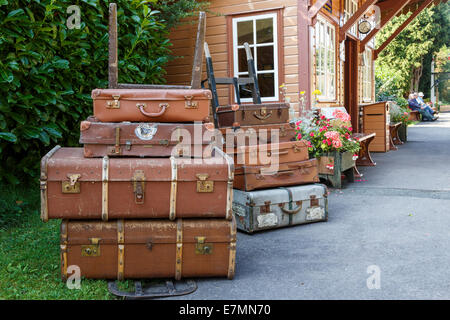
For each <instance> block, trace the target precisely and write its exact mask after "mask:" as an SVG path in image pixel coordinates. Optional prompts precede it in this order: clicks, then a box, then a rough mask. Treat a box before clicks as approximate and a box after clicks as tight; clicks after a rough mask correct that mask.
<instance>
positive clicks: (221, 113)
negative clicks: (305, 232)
mask: <svg viewBox="0 0 450 320" xmlns="http://www.w3.org/2000/svg"><path fill="white" fill-rule="evenodd" d="M244 47H245V51H246V54H247V66H248V68H249V70H248V74H249V78H239V79H236V78H234V79H233V78H230V79H227V78H225V79H224V78H221V79H220V80H219V81H218V80H217V79H215V77H214V72H213V67H212V60H211V56H210V54H209V50H208V47H207V45H206V46H205V55H206V60H207V73H208V84H209V87H210V88H211V91H212V94H213V99H212V101H213V112H214V120H215V123H216V126H218V128H219V129H220V131H221V132H222V134H223V135H224V148H225V151H226V152H227V153H228V154H229V155H230V156H233V157H234V163H235V166H236V170H235V178H234V197H233V198H234V202H233V211H234V214H235V216H236V218H237V227H238V229H240V230H243V231H246V232H249V233H252V232H254V231H258V230H266V229H270V228H277V227H282V226H287V225H294V224H303V223H310V222H317V221H326V220H327V218H328V207H327V205H328V202H327V195H328V191H327V188H326V186H324V185H322V184H318V183H317V182H319V176H318V163H317V160H316V159H309V153H308V146H307V145H306V143H305V142H304V141H295V134H296V131H295V128H294V126H293V124H290V123H289V105H288V104H286V103H272V104H261V98H260V93H259V88H258V80H257V78H256V74H255V71H254V62H253V57H252V54H251V50H250V47H249V45H248V43H244ZM217 83H219V84H232V85H233V86H234V88H235V90H234V92H235V98H236V100H237V101H238V105H229V106H220V105H219V104H218V96H217V90H216V84H217ZM241 84H246V85H251V86H252V98H253V104H241V103H240V93H239V90H240V85H241Z"/></svg>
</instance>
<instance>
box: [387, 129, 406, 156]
mask: <svg viewBox="0 0 450 320" xmlns="http://www.w3.org/2000/svg"><path fill="white" fill-rule="evenodd" d="M401 124H402V123H401V122H397V123H391V124H389V133H390V134H389V150H394V151H395V150H398V148H397V147H396V145H401V144H403V141H402V140H400V137H399V136H398V129H399V128H400V126H401Z"/></svg>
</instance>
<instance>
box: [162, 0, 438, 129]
mask: <svg viewBox="0 0 450 320" xmlns="http://www.w3.org/2000/svg"><path fill="white" fill-rule="evenodd" d="M209 2H210V9H209V13H208V15H207V20H206V22H207V27H206V30H207V31H206V42H207V43H208V46H209V49H210V52H211V56H212V60H213V64H214V71H215V75H216V77H240V76H241V77H246V76H247V75H248V73H247V62H246V55H245V49H244V46H243V44H244V43H245V42H248V43H249V45H250V48H251V49H252V52H253V56H254V59H255V67H256V71H257V75H258V82H259V87H260V91H261V95H262V102H263V103H268V102H278V101H282V100H283V97H282V96H281V94H280V89H279V87H280V85H282V84H285V87H286V89H287V96H288V97H289V98H290V102H291V103H293V105H294V108H295V109H296V110H298V107H299V103H298V102H299V92H301V91H305V93H306V97H307V99H306V107H307V108H309V107H311V101H312V99H313V96H312V92H313V91H314V90H316V89H319V90H320V91H321V95H319V96H317V99H318V102H317V106H318V107H329V106H345V108H346V109H347V111H348V113H349V114H350V115H351V116H352V122H353V127H354V129H355V131H356V132H358V131H359V130H361V126H360V123H359V121H360V120H359V118H360V117H359V110H360V107H359V106H360V105H362V104H370V103H374V102H375V75H374V61H375V59H376V58H377V56H378V54H379V53H380V51H382V50H383V49H384V48H386V46H387V45H388V44H389V43H390V42H391V41H392V40H393V39H394V38H395V37H396V36H397V35H398V34H399V33H400V32H401V31H402V30H403V29H404V28H405V27H406V26H407V25H408V24H409V23H410V22H411V21H412V20H413V19H414V18H415V17H416V16H417V15H418V14H419V13H420V12H421V11H423V10H424V9H425V8H426V7H428V6H430V5H431V4H432V3H435V4H437V3H439V2H440V1H436V0H209ZM408 11H410V12H412V15H411V16H410V17H409V18H408V19H407V20H406V21H405V23H404V24H403V25H401V26H400V27H399V28H398V29H397V30H396V31H395V32H394V33H393V35H392V36H391V37H390V38H389V39H387V41H386V42H384V43H382V44H377V45H378V47H375V35H376V34H377V32H378V31H379V30H380V29H381V28H383V27H384V26H385V25H386V23H387V22H389V21H390V20H391V19H392V18H393V17H395V16H397V15H399V14H402V13H406V12H408ZM364 20H366V21H368V22H369V23H370V24H369V25H368V24H367V23H362V22H364ZM364 27H365V28H364ZM360 31H361V32H360ZM362 32H364V34H363V33H362ZM196 33H197V26H196V24H195V23H194V24H192V25H190V24H189V25H183V26H181V27H179V28H178V29H177V30H173V31H172V32H171V40H172V43H173V54H174V55H176V56H181V58H178V59H176V60H174V61H172V62H171V63H170V64H169V65H168V66H167V72H168V74H167V76H166V78H167V83H170V84H180V85H182V84H189V82H190V79H191V66H192V60H193V52H194V46H195V38H196ZM203 70H205V68H204V69H203ZM205 78H206V74H204V79H205ZM218 93H219V97H220V103H221V104H231V103H234V94H233V90H232V88H231V87H224V86H222V87H218ZM241 97H242V98H244V99H243V102H246V101H248V102H250V101H251V95H250V94H249V93H247V92H245V91H242V92H241ZM245 98H247V99H248V100H246V99H245Z"/></svg>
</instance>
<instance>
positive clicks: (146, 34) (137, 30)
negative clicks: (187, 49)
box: [0, 0, 200, 183]
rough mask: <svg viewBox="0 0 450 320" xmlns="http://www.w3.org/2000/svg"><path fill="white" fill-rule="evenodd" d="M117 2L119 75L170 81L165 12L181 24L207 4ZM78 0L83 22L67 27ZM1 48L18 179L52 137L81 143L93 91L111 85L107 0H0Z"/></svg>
mask: <svg viewBox="0 0 450 320" xmlns="http://www.w3.org/2000/svg"><path fill="white" fill-rule="evenodd" d="M116 2H117V7H118V25H119V28H118V29H119V59H120V61H119V70H120V72H119V81H120V82H128V83H156V84H158V83H164V79H163V76H164V73H165V71H164V65H165V64H166V63H167V62H168V61H169V59H170V58H171V53H170V49H169V47H170V42H169V39H168V27H167V25H166V24H165V22H164V20H163V16H164V18H165V19H170V24H171V25H174V24H175V23H176V22H177V21H178V20H179V19H180V18H184V17H185V16H187V15H192V14H194V11H195V9H196V8H199V5H200V4H196V3H197V2H196V1H194V0H184V1H182V2H183V4H184V7H183V6H182V7H177V8H178V10H173V11H172V10H170V9H171V6H172V5H174V4H172V5H171V4H170V3H171V2H170V1H160V2H157V0H139V1H136V0H133V1H130V0H116ZM188 4H191V6H188ZM192 4H193V5H192ZM71 5H77V6H79V8H80V14H81V15H80V16H81V17H80V18H81V24H80V28H79V29H77V28H72V29H71V28H69V27H68V25H69V24H68V19H69V17H71V16H72V15H73V14H74V13H73V12H69V13H68V11H67V9H68V7H69V6H71ZM158 8H162V9H165V11H164V12H163V13H162V14H161V13H160V12H158V11H156V9H158ZM183 8H187V9H189V13H188V14H181V13H180V12H182V9H183ZM0 56H1V57H2V59H1V61H0V161H1V163H2V170H1V171H0V180H3V179H5V178H6V179H7V180H8V181H9V182H10V183H18V182H19V181H20V179H23V176H24V174H25V175H28V176H31V177H36V176H37V174H38V172H39V160H40V158H41V157H42V156H43V155H44V154H45V153H46V152H47V151H48V150H49V149H50V148H51V147H52V146H53V145H55V144H62V145H64V146H77V145H78V139H79V123H80V121H81V120H83V119H84V118H86V117H87V116H89V115H90V114H91V112H92V111H91V110H92V100H91V98H90V93H91V91H92V89H94V88H102V87H106V86H107V80H108V76H107V64H108V1H106V0H59V1H55V0H41V1H32V0H10V1H6V0H0Z"/></svg>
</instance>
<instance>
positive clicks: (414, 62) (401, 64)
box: [375, 4, 450, 100]
mask: <svg viewBox="0 0 450 320" xmlns="http://www.w3.org/2000/svg"><path fill="white" fill-rule="evenodd" d="M410 14H411V13H408V14H404V15H400V16H398V17H395V18H394V19H392V21H390V22H389V23H388V24H386V26H385V27H384V28H383V29H382V30H381V31H380V32H379V33H378V35H377V37H376V42H377V44H378V45H379V44H381V43H383V42H384V41H385V40H386V39H387V38H388V37H389V36H390V35H391V34H392V33H393V32H394V31H395V30H396V29H397V28H398V27H399V26H400V25H401V24H402V23H403V22H404V21H405V20H406V19H407V18H408V17H409V15H410ZM449 26H450V23H449V17H448V4H440V5H438V6H436V7H435V6H432V7H429V8H427V9H425V10H423V11H422V12H421V13H420V14H419V15H418V16H417V17H416V18H415V19H414V20H413V21H412V22H411V23H410V24H409V25H408V26H407V27H406V28H405V29H404V30H403V31H402V32H401V33H400V34H399V35H398V36H397V37H396V38H395V39H394V40H393V41H392V42H391V43H390V44H389V45H388V46H387V47H386V48H385V49H384V50H383V51H382V52H381V53H380V55H379V57H378V59H377V60H376V68H375V76H376V92H377V98H378V99H379V100H384V99H386V98H388V97H391V98H392V97H406V96H407V95H408V93H409V91H410V90H411V88H412V87H414V86H412V84H413V82H414V81H412V80H414V79H413V77H414V73H415V72H416V76H417V75H418V76H419V79H422V78H421V77H420V75H424V74H425V73H426V70H427V69H426V68H427V67H426V65H427V59H428V58H427V57H428V55H430V54H433V53H435V52H437V51H439V49H440V47H441V46H442V45H443V44H444V43H446V42H448V37H449V35H448V28H449ZM430 64H431V60H430ZM422 68H423V69H422ZM419 86H420V85H419Z"/></svg>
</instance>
